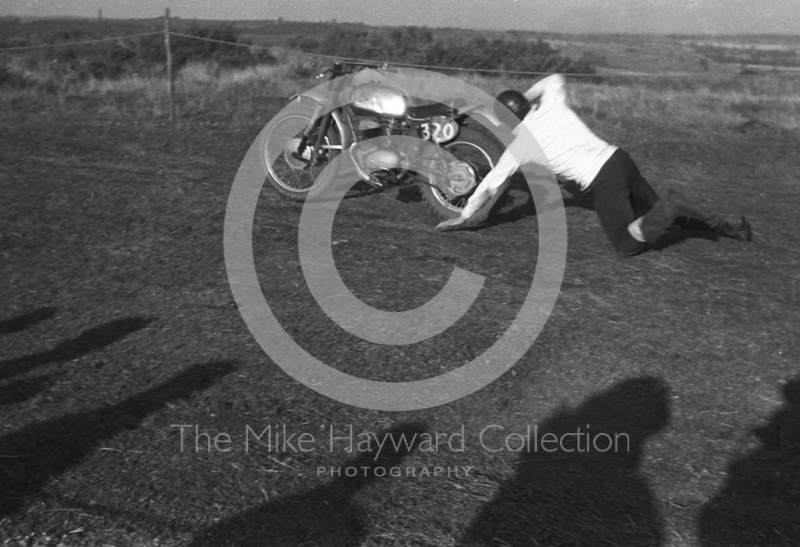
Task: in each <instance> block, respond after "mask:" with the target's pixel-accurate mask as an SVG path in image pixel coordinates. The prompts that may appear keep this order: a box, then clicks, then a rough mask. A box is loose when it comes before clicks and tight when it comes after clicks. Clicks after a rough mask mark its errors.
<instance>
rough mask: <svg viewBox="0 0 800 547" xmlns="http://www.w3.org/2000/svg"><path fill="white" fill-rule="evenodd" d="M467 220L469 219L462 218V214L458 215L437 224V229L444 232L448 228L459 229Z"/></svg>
mask: <svg viewBox="0 0 800 547" xmlns="http://www.w3.org/2000/svg"><path fill="white" fill-rule="evenodd" d="M466 220H467V219H465V218H462V217H461V216H457V217H456V218H451V219H450V220H445V221H444V222H440V223H439V224H437V225H436V229H437V230H441V231H443V232H446V231H447V230H457V229H458V228H460V227H461V225H462V224H464V222H465V221H466Z"/></svg>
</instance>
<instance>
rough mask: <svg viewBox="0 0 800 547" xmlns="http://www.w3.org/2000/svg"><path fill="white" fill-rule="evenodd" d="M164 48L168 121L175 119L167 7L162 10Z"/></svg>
mask: <svg viewBox="0 0 800 547" xmlns="http://www.w3.org/2000/svg"><path fill="white" fill-rule="evenodd" d="M164 49H165V50H166V52H167V61H166V62H167V94H168V95H169V121H171V122H174V121H175V86H174V84H173V81H172V48H171V47H170V44H169V8H166V11H165V12H164Z"/></svg>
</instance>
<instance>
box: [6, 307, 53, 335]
mask: <svg viewBox="0 0 800 547" xmlns="http://www.w3.org/2000/svg"><path fill="white" fill-rule="evenodd" d="M56 311H58V309H57V308H53V307H45V308H39V309H36V310H33V311H32V312H28V313H23V314H21V315H16V316H14V317H10V318H8V319H3V320H2V321H0V336H5V335H6V334H12V333H15V332H19V331H22V330H25V329H27V328H29V327H31V326H33V325H35V324H36V323H38V322H40V321H44V320H45V319H50V318H51V317H53V316H54V315H55V314H56Z"/></svg>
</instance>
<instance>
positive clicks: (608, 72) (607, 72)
mask: <svg viewBox="0 0 800 547" xmlns="http://www.w3.org/2000/svg"><path fill="white" fill-rule="evenodd" d="M157 34H160V35H164V34H165V33H164V32H161V31H155V32H145V33H141V34H129V35H125V36H114V37H108V38H98V39H93V40H83V41H77V42H58V43H55V44H39V45H31V46H18V47H7V48H0V52H15V51H24V50H33V49H43V48H55V47H62V46H77V45H84V44H94V43H99V42H111V41H115V40H127V39H132V38H141V37H145V36H153V35H157ZM166 34H168V35H169V36H175V37H179V38H187V39H192V40H201V41H205V42H212V43H217V44H225V45H230V46H238V47H245V48H248V49H256V50H263V51H270V50H272V49H273V48H272V47H269V46H259V45H256V44H246V43H242V42H232V41H228V40H218V39H215V38H208V37H205V36H195V35H192V34H184V33H182V32H175V31H169V32H168V33H166ZM287 53H288V54H290V55H295V56H299V57H305V58H313V59H327V60H330V61H331V62H342V63H348V62H349V63H374V62H375V61H374V59H364V58H358V57H343V56H339V55H326V54H323V53H310V52H305V51H300V50H296V49H294V50H290V51H288V52H287ZM387 64H389V65H391V66H396V67H407V68H420V69H425V70H436V71H449V72H464V73H479V74H498V75H501V74H502V75H509V76H543V75H547V74H552V72H545V71H530V70H505V69H502V70H501V69H490V68H470V67H456V66H443V65H426V64H417V63H406V62H402V61H389V62H387ZM569 76H571V77H572V76H575V77H587V78H597V77H598V76H602V77H614V76H620V77H643V78H648V77H649V78H664V77H673V78H683V77H686V78H703V77H708V78H715V77H717V76H716V75H713V74H702V73H690V72H634V71H628V70H621V69H610V68H604V72H603V73H602V74H597V73H575V72H570V73H569Z"/></svg>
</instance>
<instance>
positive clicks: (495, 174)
mask: <svg viewBox="0 0 800 547" xmlns="http://www.w3.org/2000/svg"><path fill="white" fill-rule="evenodd" d="M518 167H519V165H518V164H517V160H516V159H514V155H513V154H512V153H511V152H510V151H509V150H506V151H505V152H504V153H503V155H502V156H500V159H499V160H498V161H497V165H495V166H494V169H492V170H491V171H490V172H489V174H488V175H486V178H485V179H483V181H481V183H480V184H479V185H478V187H477V188H476V189H475V192H474V193H473V194H472V196H470V198H469V201H467V206H466V207H464V208H463V209H462V210H461V218H462V219H463V220H467V219H468V218H470V217H471V216H472V215H474V214H475V213H476V212H477V211H478V210H479V209H480V208H481V207H483V205H484V204H485V203H486V202H487V201H489V200H490V199H491V198H492V197H494V195H495V194H496V193H497V191H498V190H499V189H500V187H501V186H502V185H503V183H504V182H505V181H506V179H507V178H508V177H510V176H511V175H513V174H514V172H515V171H516V170H517V168H518Z"/></svg>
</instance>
